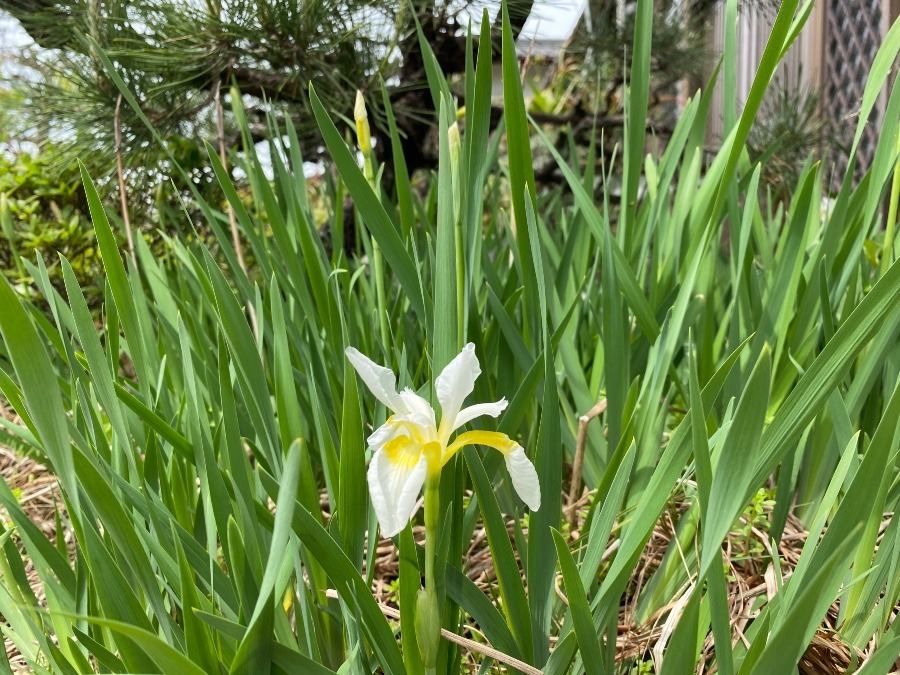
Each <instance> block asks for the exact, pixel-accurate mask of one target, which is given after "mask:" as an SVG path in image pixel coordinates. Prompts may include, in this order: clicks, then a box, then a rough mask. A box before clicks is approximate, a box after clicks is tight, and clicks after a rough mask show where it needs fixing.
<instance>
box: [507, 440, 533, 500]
mask: <svg viewBox="0 0 900 675" xmlns="http://www.w3.org/2000/svg"><path fill="white" fill-rule="evenodd" d="M504 455H505V459H506V470H507V471H509V477H510V478H512V484H513V487H514V488H515V489H516V493H517V494H518V495H519V498H520V499H521V500H522V501H523V502H525V503H526V504H527V505H528V508H529V509H531V510H532V511H537V510H538V509H539V508H541V484H540V481H538V475H537V471H535V470H534V464H532V463H531V460H530V459H528V456H527V455H526V454H525V449H524V448H523V447H522V446H520V445H517V446H516V447H515V448H514V449H513V450H512V451H511V452H508V453H504Z"/></svg>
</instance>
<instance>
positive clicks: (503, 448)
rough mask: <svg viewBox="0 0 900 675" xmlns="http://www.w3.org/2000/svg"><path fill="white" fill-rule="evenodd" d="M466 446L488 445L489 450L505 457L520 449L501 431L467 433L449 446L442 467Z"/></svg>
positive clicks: (442, 460)
mask: <svg viewBox="0 0 900 675" xmlns="http://www.w3.org/2000/svg"><path fill="white" fill-rule="evenodd" d="M466 445H486V446H488V447H489V448H494V449H495V450H499V451H500V452H502V453H503V454H504V455H505V454H507V453H509V452H512V451H513V450H515V449H516V448H517V447H519V444H518V443H516V442H515V441H514V440H512V439H511V438H510V437H509V436H507V435H506V434H501V433H500V432H499V431H467V432H466V433H464V434H460V435H459V436H457V437H456V440H455V441H453V443H451V444H450V445H449V446H447V450H446V451H445V452H444V456H443V457H442V459H441V465H444V464H446V463H447V462H448V461H449V460H450V458H451V457H453V455H454V453H456V452H457V451H458V450H459V449H460V448H463V447H464V446H466Z"/></svg>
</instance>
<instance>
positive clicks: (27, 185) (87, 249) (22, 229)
mask: <svg viewBox="0 0 900 675" xmlns="http://www.w3.org/2000/svg"><path fill="white" fill-rule="evenodd" d="M50 156H51V152H50V151H47V152H42V153H38V154H35V155H32V154H30V153H27V152H22V153H19V154H16V155H9V154H6V153H0V195H3V197H4V204H5V205H4V207H3V208H2V213H0V220H2V223H0V224H2V236H0V268H2V269H3V271H4V274H5V275H6V277H7V279H9V281H10V282H11V283H13V284H14V285H15V286H16V288H17V289H18V290H19V292H20V293H21V294H23V295H26V296H28V297H31V298H33V299H38V296H37V295H35V294H34V290H35V287H34V285H33V281H34V279H33V276H32V274H33V273H35V272H34V270H33V268H31V266H30V265H27V264H26V263H25V262H24V261H29V262H33V261H35V260H36V259H38V258H40V259H41V260H43V261H44V262H45V264H46V266H47V274H48V276H49V278H50V279H51V280H52V281H53V283H54V285H55V286H56V287H57V288H62V269H61V267H60V263H59V256H63V257H65V258H66V259H67V260H69V262H70V264H71V265H72V269H73V271H74V272H75V276H76V278H77V279H78V281H79V283H80V284H81V285H82V286H83V287H84V288H86V289H89V290H90V292H91V302H92V303H94V304H96V303H97V302H98V301H99V295H100V293H101V292H102V289H99V288H97V286H96V284H95V281H96V280H97V279H100V278H102V276H103V265H102V263H101V261H100V255H99V253H98V251H97V246H96V242H95V239H94V233H93V227H92V225H91V221H90V217H89V216H88V213H87V203H86V202H85V200H84V192H83V190H82V188H81V181H80V178H79V175H78V171H77V170H76V169H75V168H74V167H73V169H71V170H68V171H65V170H64V171H60V168H59V167H58V166H56V165H54V164H53V162H52V161H51V160H50V159H48V158H49V157H50Z"/></svg>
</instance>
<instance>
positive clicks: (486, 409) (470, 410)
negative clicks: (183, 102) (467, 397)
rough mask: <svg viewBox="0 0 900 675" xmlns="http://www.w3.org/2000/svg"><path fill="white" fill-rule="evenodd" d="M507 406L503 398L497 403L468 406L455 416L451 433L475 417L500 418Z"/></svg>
mask: <svg viewBox="0 0 900 675" xmlns="http://www.w3.org/2000/svg"><path fill="white" fill-rule="evenodd" d="M508 405H509V402H508V401H507V400H506V399H505V398H501V399H500V400H499V401H495V402H494V403H476V404H475V405H470V406H468V407H467V408H463V409H462V410H460V411H459V414H458V415H457V416H456V420H455V421H454V422H453V429H452V431H456V430H457V429H459V428H460V427H461V426H463V425H465V424H468V423H469V422H471V421H472V420H474V419H475V418H476V417H481V416H482V415H490V416H491V417H500V413H502V412H503V411H504V410H506V406H508Z"/></svg>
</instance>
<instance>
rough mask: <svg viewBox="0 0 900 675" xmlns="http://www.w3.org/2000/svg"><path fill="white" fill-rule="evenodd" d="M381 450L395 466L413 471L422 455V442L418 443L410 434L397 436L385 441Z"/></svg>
mask: <svg viewBox="0 0 900 675" xmlns="http://www.w3.org/2000/svg"><path fill="white" fill-rule="evenodd" d="M381 451H382V452H383V453H384V456H385V457H386V458H387V460H388V461H389V462H390V463H391V464H393V465H394V466H397V467H400V468H401V469H403V470H405V471H412V469H413V467H414V466H415V465H416V464H418V463H419V458H420V457H421V456H422V444H421V443H416V442H415V441H414V440H412V439H411V438H410V437H409V436H397V437H396V438H392V439H391V440H389V441H388V442H387V443H385V444H384V446H382V448H381Z"/></svg>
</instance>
